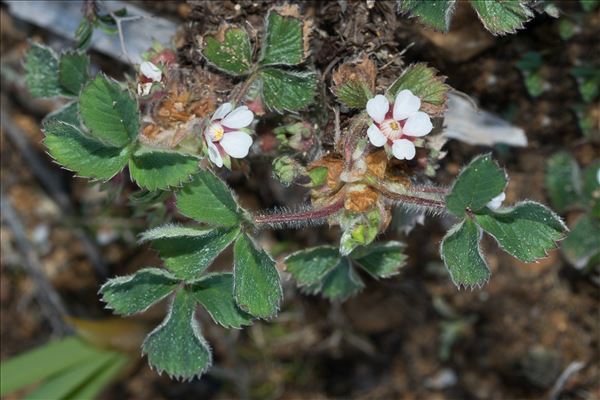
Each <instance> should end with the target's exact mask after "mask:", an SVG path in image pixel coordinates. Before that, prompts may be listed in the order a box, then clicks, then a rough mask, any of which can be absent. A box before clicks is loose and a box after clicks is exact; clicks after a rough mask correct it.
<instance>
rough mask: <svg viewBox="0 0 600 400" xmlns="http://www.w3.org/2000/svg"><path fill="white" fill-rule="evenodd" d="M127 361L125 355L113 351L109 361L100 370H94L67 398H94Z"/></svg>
mask: <svg viewBox="0 0 600 400" xmlns="http://www.w3.org/2000/svg"><path fill="white" fill-rule="evenodd" d="M128 363H129V359H128V358H127V356H125V355H123V354H118V353H115V356H114V357H113V358H112V359H111V361H110V362H109V363H108V364H107V365H105V366H104V367H103V368H102V369H101V370H100V371H98V372H96V373H95V374H94V376H93V377H91V378H90V379H89V380H88V381H87V382H86V383H85V384H84V385H83V386H82V387H80V388H78V389H76V390H75V391H74V392H72V393H70V395H69V397H68V399H71V400H79V399H94V398H96V396H97V395H98V394H99V393H100V392H101V391H102V390H104V389H105V388H106V387H107V386H108V385H110V384H111V383H112V382H113V381H114V380H115V379H116V378H117V377H118V376H119V375H120V374H122V373H123V370H124V369H125V367H126V366H127V364H128Z"/></svg>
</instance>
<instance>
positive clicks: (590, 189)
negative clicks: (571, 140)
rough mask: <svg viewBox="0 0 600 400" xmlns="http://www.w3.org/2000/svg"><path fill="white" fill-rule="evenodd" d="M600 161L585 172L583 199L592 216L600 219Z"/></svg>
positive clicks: (595, 162)
mask: <svg viewBox="0 0 600 400" xmlns="http://www.w3.org/2000/svg"><path fill="white" fill-rule="evenodd" d="M599 171H600V160H596V161H594V162H593V163H592V164H590V165H589V166H588V167H587V168H586V169H584V170H583V185H582V199H583V202H584V203H585V206H586V207H588V208H590V209H591V210H592V215H594V216H595V217H597V218H600V172H599Z"/></svg>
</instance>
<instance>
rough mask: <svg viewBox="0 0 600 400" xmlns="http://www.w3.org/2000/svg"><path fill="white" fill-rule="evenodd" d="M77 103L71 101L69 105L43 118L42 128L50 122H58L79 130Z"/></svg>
mask: <svg viewBox="0 0 600 400" xmlns="http://www.w3.org/2000/svg"><path fill="white" fill-rule="evenodd" d="M78 105H79V104H78V103H77V101H72V102H70V103H67V104H65V105H64V106H62V107H61V108H59V109H58V110H56V111H53V112H51V113H50V114H48V115H46V117H44V120H43V121H42V126H46V125H47V124H49V123H50V122H52V121H60V122H64V123H66V124H69V125H73V126H74V127H76V128H78V129H81V121H80V120H79V107H78Z"/></svg>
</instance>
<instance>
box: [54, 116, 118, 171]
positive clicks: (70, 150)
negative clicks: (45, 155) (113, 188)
mask: <svg viewBox="0 0 600 400" xmlns="http://www.w3.org/2000/svg"><path fill="white" fill-rule="evenodd" d="M44 134H45V137H44V144H45V145H46V147H47V148H48V152H49V153H50V155H51V156H52V158H54V159H55V160H56V161H57V162H58V163H59V164H61V165H62V166H64V167H65V168H67V169H69V170H71V171H74V172H76V173H77V175H79V176H84V177H87V178H96V179H102V180H107V179H110V178H112V177H113V176H114V175H115V174H117V173H118V172H119V171H121V170H122V169H123V167H125V165H126V164H127V160H128V158H129V151H128V150H127V149H126V148H125V149H120V148H117V147H110V146H107V145H105V144H103V143H100V142H98V141H96V140H93V139H90V138H89V137H87V136H85V135H84V134H83V133H81V131H80V130H79V129H77V128H75V127H74V126H73V125H69V124H67V123H64V122H60V121H56V120H54V121H52V120H51V121H50V122H46V124H45V125H44Z"/></svg>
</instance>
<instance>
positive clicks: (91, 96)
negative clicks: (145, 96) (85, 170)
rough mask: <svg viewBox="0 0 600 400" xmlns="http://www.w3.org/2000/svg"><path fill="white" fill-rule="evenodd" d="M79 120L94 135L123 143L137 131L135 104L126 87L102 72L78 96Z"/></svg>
mask: <svg viewBox="0 0 600 400" xmlns="http://www.w3.org/2000/svg"><path fill="white" fill-rule="evenodd" d="M79 111H80V113H81V120H82V121H83V123H84V124H85V126H86V127H87V128H88V129H89V130H90V132H91V135H92V136H94V137H95V138H97V139H99V140H101V141H103V142H106V143H108V144H110V145H113V146H116V147H124V146H126V145H127V144H129V143H130V142H131V141H132V140H133V139H135V138H136V137H137V135H138V131H139V129H140V121H139V112H138V107H137V104H136V102H135V100H133V99H132V98H131V96H130V94H129V93H128V92H127V91H126V90H122V89H121V87H120V86H119V84H118V83H117V82H115V81H113V80H111V79H109V78H107V77H106V76H104V75H98V76H96V78H94V80H92V81H91V82H90V83H88V84H87V85H86V86H85V87H84V88H83V91H82V92H81V96H79Z"/></svg>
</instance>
